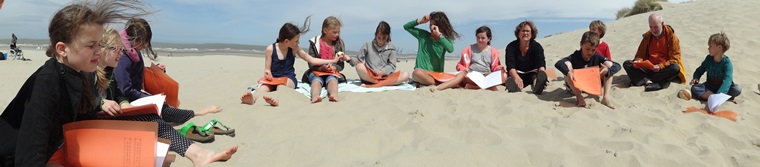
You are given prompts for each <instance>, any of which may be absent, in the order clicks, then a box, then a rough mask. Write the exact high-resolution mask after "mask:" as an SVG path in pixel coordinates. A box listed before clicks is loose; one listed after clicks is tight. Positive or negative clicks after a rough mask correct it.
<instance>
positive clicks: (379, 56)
mask: <svg viewBox="0 0 760 167" xmlns="http://www.w3.org/2000/svg"><path fill="white" fill-rule="evenodd" d="M349 60H350V61H349V64H351V65H352V66H355V67H356V73H357V74H358V75H359V78H360V79H361V80H362V82H365V83H371V84H376V83H375V81H376V79H374V78H372V77H371V76H372V75H370V73H372V74H374V76H381V77H382V76H388V75H391V74H393V73H400V74H399V77H398V79H397V80H396V81H395V82H387V84H382V83H379V84H377V85H374V86H391V85H398V84H401V83H403V82H406V81H407V80H409V73H406V72H400V71H396V46H394V45H393V43H391V26H390V25H389V24H388V23H387V22H385V21H381V22H380V23H379V24H378V25H377V28H376V29H375V39H374V40H372V41H369V42H367V43H365V44H364V46H362V48H361V50H359V55H356V58H349ZM362 86H366V85H364V84H362Z"/></svg>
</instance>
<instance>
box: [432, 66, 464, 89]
mask: <svg viewBox="0 0 760 167" xmlns="http://www.w3.org/2000/svg"><path fill="white" fill-rule="evenodd" d="M465 77H467V72H464V71H460V72H459V73H458V74H457V75H456V76H455V77H454V79H451V80H449V81H446V82H444V83H441V84H440V85H438V86H437V87H436V88H430V91H431V92H435V91H436V90H444V89H448V88H456V87H459V84H460V83H462V81H464V79H465Z"/></svg>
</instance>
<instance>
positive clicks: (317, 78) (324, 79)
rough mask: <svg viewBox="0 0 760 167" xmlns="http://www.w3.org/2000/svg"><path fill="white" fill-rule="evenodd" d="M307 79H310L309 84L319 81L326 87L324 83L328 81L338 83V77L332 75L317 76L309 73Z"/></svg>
mask: <svg viewBox="0 0 760 167" xmlns="http://www.w3.org/2000/svg"><path fill="white" fill-rule="evenodd" d="M309 81H311V84H314V82H319V83H320V84H322V86H323V87H327V84H326V83H329V82H330V81H335V83H338V77H336V76H333V75H326V76H317V75H314V73H309Z"/></svg>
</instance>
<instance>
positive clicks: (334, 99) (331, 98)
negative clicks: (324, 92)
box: [327, 95, 338, 102]
mask: <svg viewBox="0 0 760 167" xmlns="http://www.w3.org/2000/svg"><path fill="white" fill-rule="evenodd" d="M327 98H328V99H330V101H331V102H338V96H335V95H329V96H327Z"/></svg>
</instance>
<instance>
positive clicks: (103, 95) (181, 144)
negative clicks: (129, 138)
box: [93, 28, 237, 165]
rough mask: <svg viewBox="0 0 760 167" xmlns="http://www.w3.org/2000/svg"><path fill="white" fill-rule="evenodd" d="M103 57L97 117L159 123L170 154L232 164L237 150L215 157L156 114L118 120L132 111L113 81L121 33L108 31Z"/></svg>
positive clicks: (97, 84)
mask: <svg viewBox="0 0 760 167" xmlns="http://www.w3.org/2000/svg"><path fill="white" fill-rule="evenodd" d="M103 36H104V40H103V41H104V44H106V45H105V46H103V47H105V48H104V51H103V56H101V57H100V61H98V70H97V71H96V72H95V82H94V84H95V88H96V89H95V90H94V91H95V95H96V98H99V99H101V100H100V104H99V105H96V107H95V110H94V112H93V113H95V114H96V113H97V112H105V113H107V114H109V115H111V116H117V117H114V118H111V119H113V120H126V121H145V122H156V123H158V137H160V138H164V139H168V140H170V141H171V144H170V145H169V150H171V151H174V152H176V153H177V154H179V155H180V156H183V157H187V158H188V159H190V161H192V162H193V164H195V165H203V164H208V163H212V162H216V161H222V160H228V159H230V158H232V154H234V153H235V152H236V151H237V146H233V147H230V148H228V149H227V150H225V151H224V152H220V153H215V152H214V151H211V150H208V149H204V148H203V147H201V146H200V145H199V144H197V143H194V142H193V141H192V140H190V139H188V138H187V137H185V136H183V135H182V134H180V133H179V132H178V131H177V130H176V129H174V128H173V127H172V126H171V125H169V124H168V123H167V122H166V121H164V120H163V119H161V117H160V116H158V115H156V114H150V115H137V116H118V115H119V114H121V109H123V108H130V107H132V105H130V104H129V99H127V98H126V97H124V95H123V94H122V93H121V91H120V90H119V89H118V88H117V86H116V85H117V84H116V80H114V79H113V69H114V67H116V66H117V65H118V62H119V57H121V53H122V51H123V49H124V46H123V45H122V42H121V36H120V35H119V33H118V32H117V31H116V30H114V29H110V28H108V29H107V30H106V32H105V34H104V35H103Z"/></svg>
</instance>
